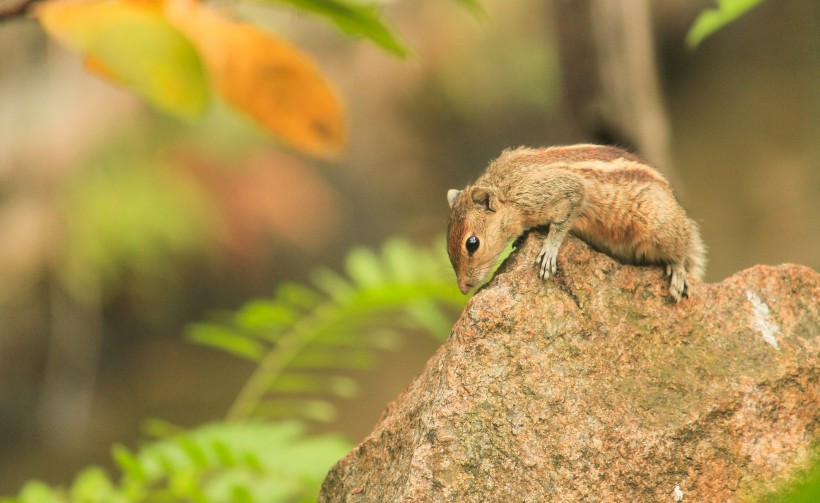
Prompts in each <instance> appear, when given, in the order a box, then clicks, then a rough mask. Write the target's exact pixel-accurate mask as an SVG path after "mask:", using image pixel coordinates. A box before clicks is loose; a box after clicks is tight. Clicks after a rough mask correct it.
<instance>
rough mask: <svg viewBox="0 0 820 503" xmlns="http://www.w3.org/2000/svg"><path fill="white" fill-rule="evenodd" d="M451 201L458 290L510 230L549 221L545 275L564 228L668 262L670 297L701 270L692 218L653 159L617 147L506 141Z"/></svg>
mask: <svg viewBox="0 0 820 503" xmlns="http://www.w3.org/2000/svg"><path fill="white" fill-rule="evenodd" d="M447 202H448V203H449V205H450V218H449V223H448V226H447V253H448V255H449V256H450V262H451V263H452V265H453V269H454V270H455V273H456V277H457V279H458V286H459V289H460V290H461V292H462V293H464V294H466V293H467V292H468V291H469V290H470V289H471V288H473V287H474V286H476V285H478V284H479V283H481V282H482V281H483V280H484V279H485V278H486V276H487V275H488V274H489V273H490V272H491V271H492V269H493V267H494V266H495V265H496V263H497V261H498V257H499V255H500V254H501V253H502V251H503V250H504V249H505V247H506V245H507V243H508V242H509V241H510V240H511V239H512V238H515V237H517V236H521V235H523V233H525V232H526V231H528V230H530V229H532V228H535V227H541V226H545V225H549V231H548V233H547V237H546V239H544V243H543V246H542V248H541V252H540V253H539V254H538V257H537V258H536V266H537V267H538V270H539V276H540V277H541V278H543V279H545V280H546V279H548V278H549V277H550V275H553V274H555V273H556V270H557V263H556V259H557V256H558V249H559V248H560V246H561V243H562V242H563V241H564V238H565V237H566V235H567V234H568V233H569V232H572V233H573V234H574V235H575V236H577V237H579V238H580V239H581V240H583V241H585V242H586V243H588V244H589V245H591V246H592V247H593V248H595V249H597V250H599V251H602V252H604V253H607V254H608V255H610V256H612V257H613V258H615V259H617V260H619V261H621V262H624V263H627V264H637V265H647V264H659V265H665V266H666V275H667V276H668V277H669V279H670V285H669V293H670V295H671V296H672V297H673V298H674V299H675V302H679V301H680V299H681V297H682V296H688V293H689V283H688V281H687V275H689V276H691V277H694V278H697V279H701V278H702V277H703V273H704V268H705V262H706V257H705V255H706V253H705V248H704V245H703V242H702V241H701V238H700V232H699V230H698V226H697V223H695V221H694V220H692V219H691V218H689V217H688V216H687V215H686V212H685V210H684V209H683V207H682V206H681V205H680V203H678V201H677V199H676V198H675V196H674V194H673V193H672V189H671V188H670V186H669V183H668V182H667V181H666V179H665V178H664V177H663V176H662V175H661V174H660V173H659V172H658V171H657V170H655V168H653V167H652V166H651V165H649V164H648V163H647V162H645V161H643V160H642V159H640V158H639V157H637V156H635V155H633V154H631V153H629V152H627V151H625V150H622V149H619V148H616V147H610V146H602V145H588V144H581V145H572V146H562V147H549V148H538V149H533V148H525V147H520V148H515V149H508V150H505V151H504V152H502V153H501V155H500V156H499V157H498V158H497V159H495V160H493V161H492V162H490V165H489V166H488V168H487V171H486V172H485V173H484V174H483V175H481V176H480V177H479V178H478V179H477V180H476V181H475V183H474V184H472V185H468V186H467V187H466V188H464V189H463V190H456V189H451V190H449V191H448V192H447Z"/></svg>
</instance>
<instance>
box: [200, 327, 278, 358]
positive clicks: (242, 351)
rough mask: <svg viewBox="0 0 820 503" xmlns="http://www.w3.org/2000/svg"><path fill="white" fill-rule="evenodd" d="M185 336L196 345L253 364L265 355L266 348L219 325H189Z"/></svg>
mask: <svg viewBox="0 0 820 503" xmlns="http://www.w3.org/2000/svg"><path fill="white" fill-rule="evenodd" d="M186 336H187V338H188V339H189V340H191V341H193V342H196V343H198V344H202V345H205V346H210V347H212V348H215V349H221V350H223V351H225V352H227V353H230V354H232V355H235V356H239V357H241V358H246V359H248V360H251V361H254V362H256V361H259V360H260V359H261V358H262V356H264V354H265V353H266V348H265V346H264V345H262V344H261V343H259V342H257V341H255V340H253V339H251V338H249V337H247V336H244V335H240V334H237V333H236V332H234V331H233V330H231V329H229V328H226V327H222V326H219V325H206V324H197V325H191V326H190V327H188V330H187V333H186Z"/></svg>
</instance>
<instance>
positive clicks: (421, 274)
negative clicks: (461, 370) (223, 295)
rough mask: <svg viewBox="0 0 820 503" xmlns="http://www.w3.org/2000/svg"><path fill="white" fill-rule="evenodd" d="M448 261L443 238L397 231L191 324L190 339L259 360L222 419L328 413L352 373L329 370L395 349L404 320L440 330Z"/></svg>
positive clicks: (460, 301) (448, 313) (449, 317)
mask: <svg viewBox="0 0 820 503" xmlns="http://www.w3.org/2000/svg"><path fill="white" fill-rule="evenodd" d="M448 269H449V264H448V263H447V259H446V255H445V253H444V247H443V240H440V241H439V242H438V244H437V246H436V247H435V252H434V251H432V250H430V249H428V248H420V247H416V246H414V245H412V244H411V243H409V242H408V241H406V240H404V239H400V238H393V239H390V240H388V241H386V242H385V244H384V246H382V248H381V250H379V251H378V252H377V251H374V250H371V249H367V248H362V247H359V248H356V249H354V250H352V251H351V252H350V253H349V254H348V255H347V257H346V260H345V275H344V276H343V275H340V274H338V273H336V272H334V271H332V270H330V269H327V268H318V269H316V270H315V271H313V273H312V275H311V277H312V285H313V287H315V288H312V287H311V286H307V285H300V284H296V283H286V284H284V285H282V286H280V287H279V288H278V289H277V290H276V293H275V295H274V296H273V297H271V298H268V299H257V300H253V301H251V302H248V303H247V304H246V305H245V306H243V307H241V308H240V309H238V310H237V311H236V312H235V313H234V314H233V315H229V316H227V317H225V318H224V319H223V321H222V322H221V323H212V324H208V323H204V324H203V323H201V324H197V325H194V326H193V327H192V328H191V329H190V330H189V338H190V339H192V340H194V341H196V342H200V343H203V344H206V345H209V346H211V347H214V348H218V349H222V350H225V351H227V352H229V353H231V354H234V355H237V356H240V357H242V358H245V359H248V360H252V361H256V362H257V368H256V370H255V371H254V372H253V374H252V375H251V377H250V379H249V380H248V381H247V383H246V384H245V386H243V388H242V389H241V390H240V393H239V394H238V396H237V398H236V400H235V401H234V403H233V405H232V406H231V408H230V410H229V411H228V415H227V417H228V419H230V420H240V419H247V418H250V417H255V416H256V417H277V418H280V417H287V415H288V413H289V414H290V415H291V417H307V418H312V419H318V420H327V419H328V418H330V417H333V416H334V415H335V407H334V406H333V404H332V403H331V400H332V399H338V398H348V397H351V396H353V395H354V394H355V392H356V391H357V389H358V386H356V385H355V382H354V381H352V379H351V378H350V377H348V376H339V375H338V374H337V373H331V374H328V373H327V370H329V369H338V370H342V371H351V370H363V369H368V368H370V367H372V366H373V364H374V363H375V361H376V359H377V355H378V351H381V350H385V349H395V348H397V347H398V346H399V345H400V343H401V340H402V337H403V335H402V332H403V331H406V330H407V329H408V328H409V329H411V330H413V331H418V330H422V331H424V332H428V333H430V334H432V335H433V336H434V337H435V338H436V339H437V340H443V339H444V338H446V337H447V335H448V333H449V328H450V326H451V324H452V321H453V318H454V315H455V309H460V308H461V307H462V306H463V305H464V298H463V297H462V296H461V295H460V294H459V293H458V291H457V290H456V288H455V282H454V281H452V280H451V279H450V275H449V274H447V275H442V274H440V272H441V271H442V270H448ZM297 369H298V370H299V371H298V372H294V371H295V370H297ZM293 395H300V399H299V400H295V399H294V398H292V397H293ZM277 401H278V403H277Z"/></svg>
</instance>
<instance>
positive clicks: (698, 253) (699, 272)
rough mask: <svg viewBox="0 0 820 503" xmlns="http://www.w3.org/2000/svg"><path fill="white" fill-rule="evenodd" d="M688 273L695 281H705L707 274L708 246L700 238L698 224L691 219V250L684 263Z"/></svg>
mask: <svg viewBox="0 0 820 503" xmlns="http://www.w3.org/2000/svg"><path fill="white" fill-rule="evenodd" d="M684 267H686V272H687V273H688V274H690V275H691V276H692V277H693V278H695V279H699V280H701V279H703V275H704V274H705V273H706V245H704V244H703V240H702V239H701V238H700V229H699V228H698V224H697V222H695V221H694V220H692V219H691V218H690V219H689V250H688V252H687V254H686V261H685V263H684Z"/></svg>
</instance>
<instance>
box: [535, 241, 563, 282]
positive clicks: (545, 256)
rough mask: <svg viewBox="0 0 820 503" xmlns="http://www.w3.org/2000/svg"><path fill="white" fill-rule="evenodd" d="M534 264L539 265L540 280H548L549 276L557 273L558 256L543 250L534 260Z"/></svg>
mask: <svg viewBox="0 0 820 503" xmlns="http://www.w3.org/2000/svg"><path fill="white" fill-rule="evenodd" d="M535 263H536V264H538V265H539V272H538V275H539V276H540V277H541V278H542V279H548V278H549V277H550V275H552V274H555V273H556V272H557V271H558V254H557V253H551V252H550V250H548V249H546V247H545V248H543V249H541V253H539V254H538V257H537V258H536V259H535Z"/></svg>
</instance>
